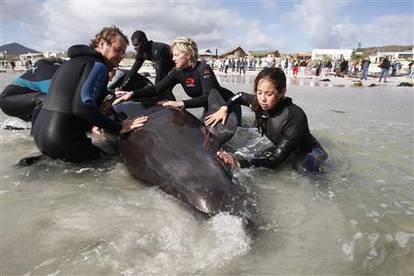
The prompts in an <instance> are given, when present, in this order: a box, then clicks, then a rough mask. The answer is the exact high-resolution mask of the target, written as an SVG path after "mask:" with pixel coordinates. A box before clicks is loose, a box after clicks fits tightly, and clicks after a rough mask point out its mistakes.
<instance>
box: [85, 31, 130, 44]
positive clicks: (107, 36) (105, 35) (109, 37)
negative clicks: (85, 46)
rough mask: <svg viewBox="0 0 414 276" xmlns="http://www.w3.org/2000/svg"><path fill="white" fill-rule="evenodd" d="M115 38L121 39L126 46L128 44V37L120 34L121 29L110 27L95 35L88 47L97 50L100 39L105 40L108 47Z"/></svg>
mask: <svg viewBox="0 0 414 276" xmlns="http://www.w3.org/2000/svg"><path fill="white" fill-rule="evenodd" d="M117 36H120V37H122V38H123V39H124V40H125V42H126V44H127V45H128V44H129V40H128V37H126V35H124V34H123V33H122V31H121V29H119V28H118V27H116V26H114V25H112V26H111V27H104V28H103V29H102V30H101V31H100V32H99V33H97V34H96V35H95V38H94V39H92V40H91V43H90V44H89V46H91V47H92V48H97V47H98V44H99V41H100V40H101V39H103V40H105V41H106V42H107V43H108V44H109V45H110V44H112V41H113V39H114V38H115V37H117Z"/></svg>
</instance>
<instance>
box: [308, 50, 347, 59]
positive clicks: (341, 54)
mask: <svg viewBox="0 0 414 276" xmlns="http://www.w3.org/2000/svg"><path fill="white" fill-rule="evenodd" d="M351 55H352V50H349V49H314V50H312V60H323V59H324V58H329V59H331V60H336V59H341V58H344V59H347V60H349V59H350V58H351Z"/></svg>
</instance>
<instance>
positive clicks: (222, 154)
mask: <svg viewBox="0 0 414 276" xmlns="http://www.w3.org/2000/svg"><path fill="white" fill-rule="evenodd" d="M217 157H218V158H219V159H220V160H221V161H223V162H224V163H225V164H226V165H229V166H230V167H231V168H232V169H235V168H240V163H239V161H238V160H237V158H236V157H235V156H234V155H232V154H231V153H228V152H226V151H224V150H222V149H221V150H219V151H218V152H217Z"/></svg>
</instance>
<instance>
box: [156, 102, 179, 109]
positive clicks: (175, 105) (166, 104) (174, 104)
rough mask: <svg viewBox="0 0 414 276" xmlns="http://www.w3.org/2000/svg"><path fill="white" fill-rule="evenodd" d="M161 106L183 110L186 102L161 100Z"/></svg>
mask: <svg viewBox="0 0 414 276" xmlns="http://www.w3.org/2000/svg"><path fill="white" fill-rule="evenodd" d="M159 103H160V104H161V106H163V107H166V108H171V109H177V110H183V109H184V102H182V101H164V102H159Z"/></svg>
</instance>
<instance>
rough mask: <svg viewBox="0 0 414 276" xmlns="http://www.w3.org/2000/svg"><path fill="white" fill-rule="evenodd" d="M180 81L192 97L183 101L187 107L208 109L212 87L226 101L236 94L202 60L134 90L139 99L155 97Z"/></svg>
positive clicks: (176, 69)
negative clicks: (222, 85)
mask: <svg viewBox="0 0 414 276" xmlns="http://www.w3.org/2000/svg"><path fill="white" fill-rule="evenodd" d="M178 83H180V84H181V85H182V86H183V88H184V91H185V93H186V94H187V95H188V96H189V97H190V98H191V99H188V100H184V101H183V102H184V107H185V108H196V107H204V109H205V110H207V109H208V95H209V93H210V91H211V90H212V89H215V90H217V91H218V92H219V93H220V95H221V96H222V97H223V99H224V100H225V101H227V100H229V99H230V98H231V97H232V96H233V95H234V94H233V93H232V92H231V91H230V90H228V89H226V88H224V87H221V86H220V84H219V83H218V81H217V78H216V76H215V75H214V72H213V70H212V69H211V67H210V66H209V65H207V64H205V63H202V62H197V63H196V66H195V67H194V68H192V67H190V68H186V69H178V68H175V69H173V70H172V71H171V72H170V73H169V74H168V75H167V76H166V77H165V78H164V79H163V80H162V81H160V82H159V83H157V84H155V86H151V87H146V88H143V89H139V90H134V95H135V98H138V99H139V98H147V97H154V96H157V95H161V94H162V92H163V91H164V90H166V89H170V88H172V87H174V86H175V85H177V84H178Z"/></svg>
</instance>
